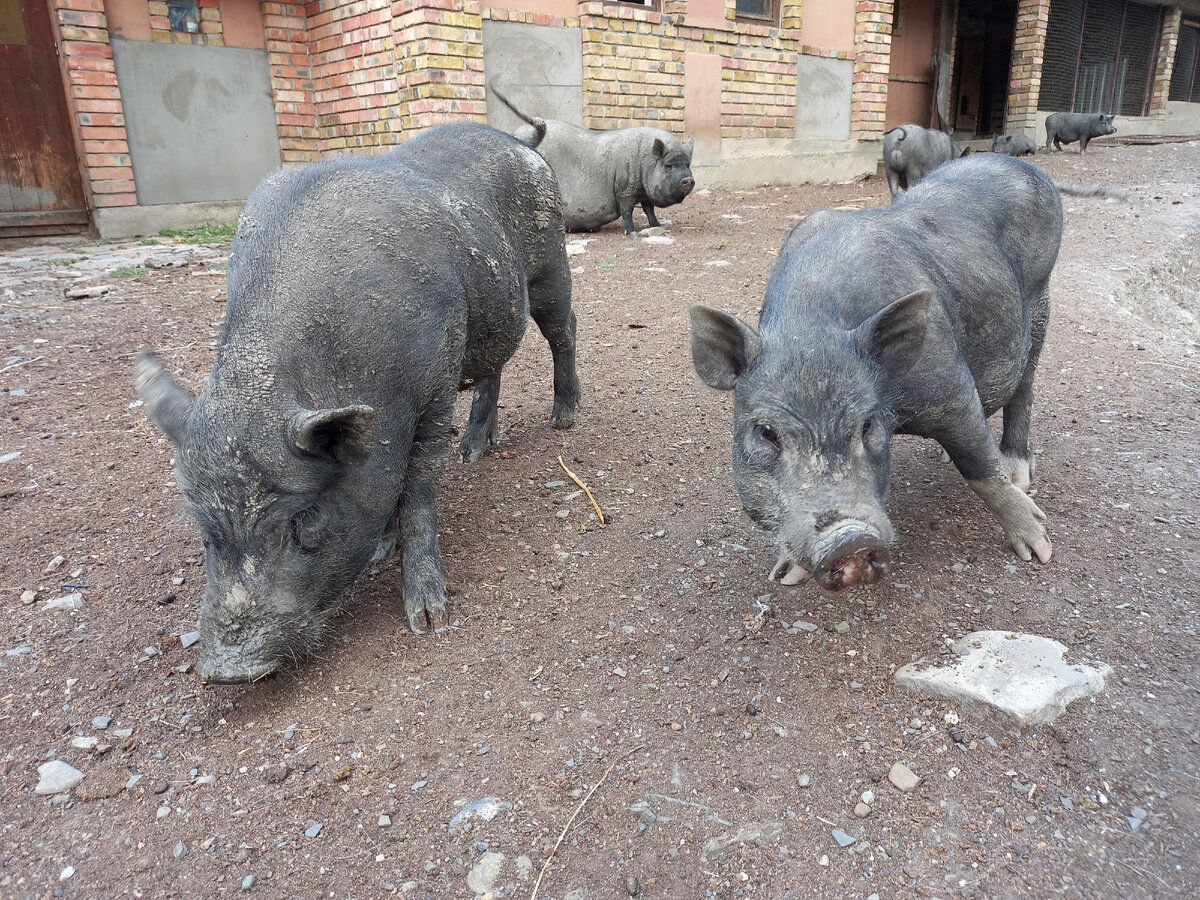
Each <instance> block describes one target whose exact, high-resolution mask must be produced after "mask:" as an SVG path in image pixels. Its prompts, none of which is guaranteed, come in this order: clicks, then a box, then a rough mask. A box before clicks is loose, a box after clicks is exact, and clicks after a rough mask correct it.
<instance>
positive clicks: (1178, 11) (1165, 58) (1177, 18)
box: [1150, 6, 1183, 116]
mask: <svg viewBox="0 0 1200 900" xmlns="http://www.w3.org/2000/svg"><path fill="white" fill-rule="evenodd" d="M1165 13H1166V14H1165V15H1164V16H1163V26H1162V39H1161V40H1160V42H1159V45H1158V67H1157V68H1156V69H1155V70H1154V93H1153V94H1151V96H1150V115H1151V116H1163V115H1165V114H1166V111H1167V97H1168V96H1169V95H1170V92H1171V75H1172V73H1173V72H1174V69H1175V50H1176V48H1177V47H1178V45H1179V25H1180V23H1181V22H1182V21H1183V9H1182V8H1181V7H1178V6H1171V7H1168V8H1167V9H1166V10H1165Z"/></svg>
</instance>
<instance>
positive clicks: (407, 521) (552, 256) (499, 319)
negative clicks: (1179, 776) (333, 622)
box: [136, 124, 580, 683]
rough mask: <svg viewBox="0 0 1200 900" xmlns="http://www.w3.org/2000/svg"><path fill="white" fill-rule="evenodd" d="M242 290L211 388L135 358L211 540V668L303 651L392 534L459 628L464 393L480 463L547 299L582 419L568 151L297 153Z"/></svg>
mask: <svg viewBox="0 0 1200 900" xmlns="http://www.w3.org/2000/svg"><path fill="white" fill-rule="evenodd" d="M227 287H228V290H227V293H228V303H227V311H228V312H227V319H226V322H225V326H224V330H223V332H222V335H221V338H220V342H219V346H218V349H217V355H216V360H215V363H214V366H213V371H212V375H211V376H210V378H209V379H208V380H207V381H206V382H205V383H204V385H203V387H202V390H201V391H200V394H199V397H196V398H193V397H192V395H191V394H190V393H189V392H188V391H187V390H185V389H184V388H183V387H182V386H180V385H179V384H178V383H177V382H176V381H175V380H174V379H173V378H172V377H171V376H170V375H169V374H168V373H167V372H166V370H165V368H164V367H163V366H162V365H161V364H160V362H159V361H158V360H157V359H156V358H155V356H154V355H153V354H152V353H150V352H149V351H148V350H144V351H143V352H142V354H141V355H140V357H139V359H138V361H137V364H136V375H137V387H138V390H139V392H140V394H141V396H142V398H143V399H144V401H145V403H146V407H147V409H148V411H149V413H150V415H151V417H152V418H153V419H154V421H155V422H156V423H157V424H158V425H159V426H160V427H161V428H162V429H163V431H165V432H166V434H167V436H168V437H169V438H170V439H171V440H172V441H173V442H174V443H175V445H176V446H177V448H178V453H177V455H176V458H175V471H176V475H177V479H178V483H179V486H180V489H181V490H182V492H183V495H184V498H185V500H186V504H187V507H188V509H189V511H190V512H191V514H192V516H193V518H194V519H195V521H196V523H197V525H198V526H199V529H200V532H201V534H202V536H203V538H204V545H205V571H206V575H207V582H208V584H207V590H206V592H205V595H204V599H203V602H202V606H201V611H200V631H201V663H200V676H201V677H202V678H203V679H205V680H207V681H210V682H217V683H221V682H245V681H253V680H255V679H256V678H259V677H261V676H263V675H265V674H267V673H270V672H272V671H275V670H277V669H279V668H280V667H281V666H283V665H285V664H288V663H290V662H292V661H294V660H298V659H299V658H300V657H302V656H303V655H304V654H305V653H307V652H308V651H310V650H311V649H312V648H313V647H315V646H316V645H317V644H318V643H319V642H320V641H321V639H322V636H323V634H324V633H325V632H326V630H327V628H328V622H329V619H330V615H331V613H332V612H333V610H334V609H335V608H336V606H337V604H338V600H339V597H340V596H341V594H342V593H343V591H345V590H346V588H348V587H349V586H350V585H351V583H352V582H353V581H354V580H355V579H356V578H357V577H358V575H359V574H361V573H362V571H363V570H364V569H365V568H366V567H367V566H368V565H369V564H370V563H371V562H372V560H373V559H378V558H382V557H384V556H387V555H389V554H390V553H391V552H392V551H393V550H398V551H399V554H400V569H401V581H402V592H403V593H402V596H403V602H404V609H405V613H406V615H407V618H408V622H409V625H410V627H411V628H412V630H413V631H414V632H418V633H419V632H422V631H424V630H425V629H427V628H432V629H433V630H435V631H438V630H442V629H444V628H445V626H446V624H447V613H446V579H445V575H444V573H443V570H442V563H441V558H440V554H439V551H438V544H437V511H436V506H435V488H436V482H437V479H438V476H439V474H440V472H441V470H442V466H443V462H444V458H445V457H446V456H447V454H448V453H449V451H450V448H451V436H452V433H453V425H452V417H453V411H454V401H455V396H456V393H457V391H458V390H461V389H465V388H467V387H470V386H473V387H474V388H475V396H474V401H473V404H472V407H471V413H470V419H469V423H468V425H467V427H466V430H465V432H464V434H463V438H462V441H461V444H460V450H461V453H462V456H463V457H464V459H475V458H477V457H478V456H479V455H480V454H482V453H483V451H484V449H485V447H486V446H487V444H488V443H489V442H491V441H493V440H494V438H495V432H496V401H497V397H498V395H499V388H500V372H501V369H502V367H503V366H504V364H505V362H507V361H508V359H509V357H510V356H511V355H512V353H513V352H514V351H515V350H516V348H517V346H518V344H519V343H520V341H521V338H522V335H523V334H524V331H525V326H526V321H527V319H528V318H529V317H530V316H532V317H533V319H534V321H535V322H536V323H537V325H538V326H539V328H540V329H541V331H542V333H543V335H544V336H545V337H546V339H547V341H548V342H549V344H550V348H551V351H552V354H553V359H554V409H553V415H552V421H553V424H554V425H555V426H556V427H567V426H569V425H571V424H572V423H573V422H574V419H575V409H576V405H577V403H578V401H579V394H580V391H579V383H578V380H577V378H576V374H575V315H574V313H573V312H572V309H571V276H570V269H569V267H568V263H567V257H566V250H565V246H564V230H563V223H562V212H561V201H560V199H559V195H558V190H557V187H556V185H555V182H554V179H553V176H552V174H551V172H550V168H549V166H548V165H547V164H546V162H545V161H544V160H543V159H542V158H541V157H540V156H538V155H537V153H535V152H534V151H533V150H531V149H530V148H528V147H527V146H525V145H524V144H522V143H521V142H519V141H516V140H514V139H513V138H512V137H510V136H509V135H506V134H504V133H503V132H500V131H496V130H495V129H491V128H487V127H485V126H480V125H471V124H454V125H444V126H439V127H436V128H433V129H430V130H429V131H427V132H425V133H423V134H421V135H420V136H418V137H415V138H413V139H411V140H409V141H407V142H405V143H404V144H403V145H401V146H400V147H399V148H398V149H396V150H393V151H392V152H390V153H388V154H386V155H383V156H375V157H370V156H343V157H340V158H337V159H332V160H328V161H325V162H321V163H318V164H316V165H313V166H309V167H306V168H299V169H286V170H281V171H278V172H276V173H274V174H273V175H271V176H269V177H268V178H267V179H266V180H264V182H263V183H262V184H261V185H259V187H258V188H257V189H256V190H255V191H254V193H253V195H252V196H251V197H250V199H249V201H248V202H247V204H246V208H245V210H244V212H243V214H242V217H241V220H240V222H239V225H238V229H237V233H236V235H235V237H234V241H233V245H232V248H231V250H230V255H229V266H228V285H227Z"/></svg>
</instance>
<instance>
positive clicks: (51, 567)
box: [42, 556, 67, 575]
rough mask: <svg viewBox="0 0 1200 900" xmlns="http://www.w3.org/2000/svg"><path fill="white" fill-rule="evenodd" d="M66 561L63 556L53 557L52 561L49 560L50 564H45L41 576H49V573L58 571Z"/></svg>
mask: <svg viewBox="0 0 1200 900" xmlns="http://www.w3.org/2000/svg"><path fill="white" fill-rule="evenodd" d="M66 561H67V558H66V557H65V556H56V557H54V559H52V560H50V562H48V563H46V568H44V569H42V574H43V575H49V574H50V573H51V572H56V571H58V569H59V568H61V567H62V564H63V563H65V562H66Z"/></svg>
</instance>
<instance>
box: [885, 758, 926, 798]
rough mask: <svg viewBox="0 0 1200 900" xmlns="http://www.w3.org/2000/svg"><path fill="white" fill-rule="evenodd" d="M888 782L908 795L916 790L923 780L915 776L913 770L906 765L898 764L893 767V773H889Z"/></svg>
mask: <svg viewBox="0 0 1200 900" xmlns="http://www.w3.org/2000/svg"><path fill="white" fill-rule="evenodd" d="M888 781H890V782H891V783H892V784H893V785H895V786H896V787H897V788H898V789H899V790H902V791H904V793H906V794H908V793H911V792H912V791H914V790H916V787H917V785H918V784H920V783H921V779H920V778H918V777H917V776H916V775H914V774H913V770H912V769H910V768H909V767H908V766H906V765H904V763H896V764H895V765H893V766H892V769H891V771H890V772H888Z"/></svg>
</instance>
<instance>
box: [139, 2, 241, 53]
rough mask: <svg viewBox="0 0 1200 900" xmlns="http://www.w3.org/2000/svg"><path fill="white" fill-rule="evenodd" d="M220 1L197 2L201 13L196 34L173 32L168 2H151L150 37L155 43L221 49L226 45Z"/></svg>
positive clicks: (198, 10) (197, 9)
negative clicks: (222, 29) (202, 45)
mask: <svg viewBox="0 0 1200 900" xmlns="http://www.w3.org/2000/svg"><path fill="white" fill-rule="evenodd" d="M219 2H220V0H196V11H197V12H198V13H200V30H199V31H198V32H196V33H195V34H192V33H191V32H187V31H172V30H171V20H170V18H168V16H167V2H166V0H150V35H151V39H152V40H155V41H163V42H167V41H169V42H171V43H172V44H208V45H210V46H214V47H220V46H222V45H223V44H224V39H223V37H222V35H221V11H220V9H219V8H218V6H217V4H218V3H219Z"/></svg>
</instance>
